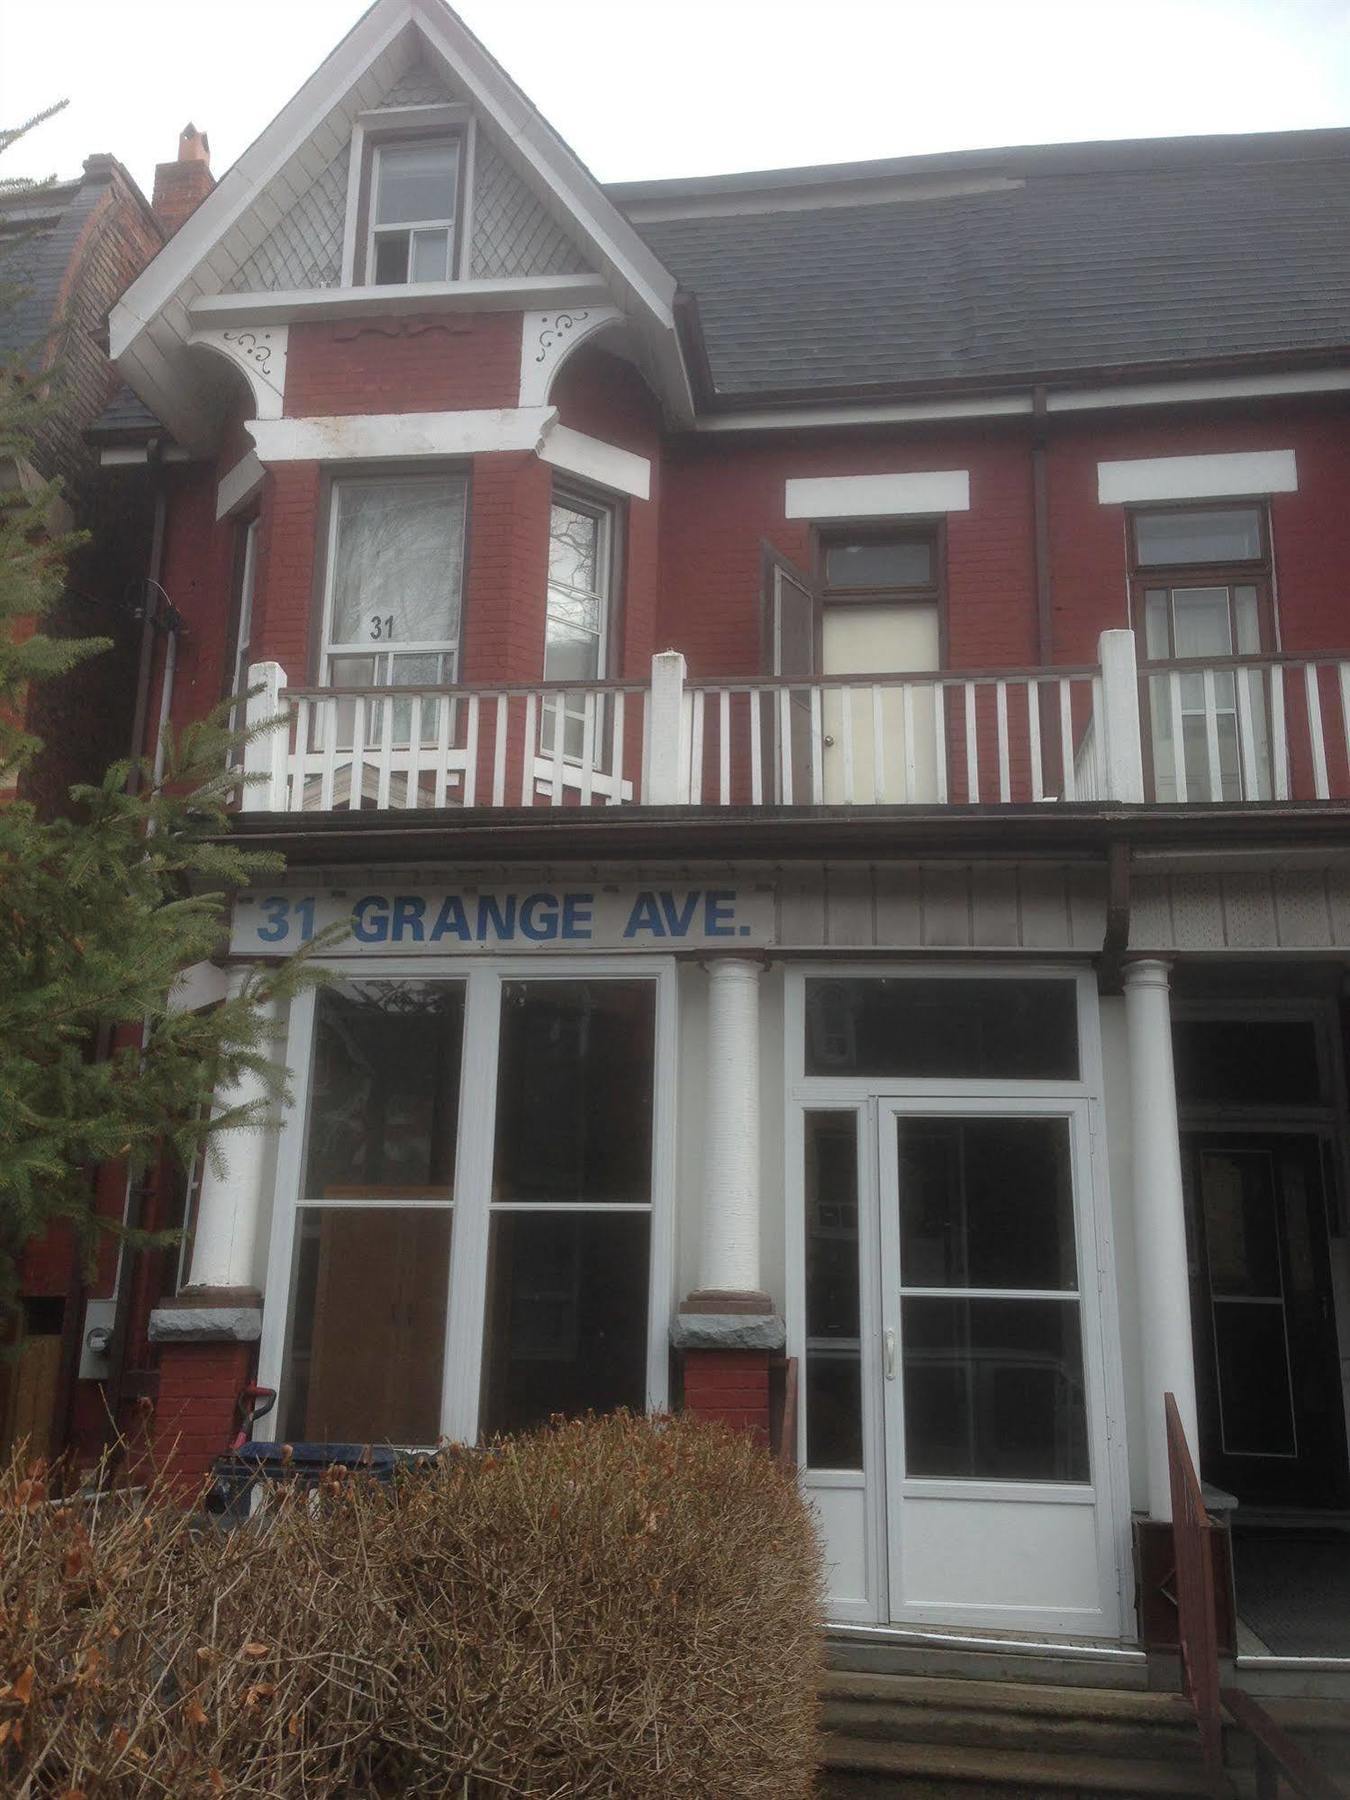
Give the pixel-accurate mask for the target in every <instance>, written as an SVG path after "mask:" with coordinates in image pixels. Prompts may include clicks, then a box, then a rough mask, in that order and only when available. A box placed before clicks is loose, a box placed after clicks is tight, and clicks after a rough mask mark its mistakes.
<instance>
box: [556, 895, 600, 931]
mask: <svg viewBox="0 0 1350 1800" xmlns="http://www.w3.org/2000/svg"><path fill="white" fill-rule="evenodd" d="M594 903H595V895H594V894H564V895H563V903H562V934H563V936H564V937H565V938H567V939H568V940H569V942H572V943H577V942H582V943H586V942H589V941H590V938H591V935H592V933H591V907H592V906H593V905H594Z"/></svg>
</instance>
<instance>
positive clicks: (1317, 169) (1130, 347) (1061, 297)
mask: <svg viewBox="0 0 1350 1800" xmlns="http://www.w3.org/2000/svg"><path fill="white" fill-rule="evenodd" d="M1076 148H1077V149H1078V150H1079V151H1080V152H1081V154H1080V155H1078V156H1077V157H1076V156H1075V154H1074V152H1075V149H1076ZM1169 152H1170V154H1169ZM976 160H977V159H976V158H974V157H972V158H969V159H966V158H931V159H919V158H916V159H912V160H910V161H908V162H906V163H905V164H893V165H878V166H877V168H878V170H879V171H883V172H886V171H897V172H901V173H899V174H895V175H891V176H890V177H889V185H888V187H887V189H886V195H887V197H886V198H885V199H884V200H880V201H879V202H878V203H877V204H859V205H846V206H839V205H834V206H815V207H811V206H809V205H808V206H806V207H799V209H797V210H782V211H764V212H741V213H730V214H726V215H723V216H713V217H697V218H683V219H681V218H672V219H664V220H651V221H649V222H646V223H639V227H638V228H639V229H640V230H641V232H642V233H643V235H644V236H645V237H646V238H647V240H648V242H649V243H650V244H651V245H652V247H653V249H654V250H655V251H656V252H657V254H658V255H659V256H660V257H661V258H662V260H663V261H664V262H665V263H666V265H667V266H668V267H669V268H670V269H671V271H672V272H673V273H674V274H675V275H676V277H677V278H678V279H679V281H680V283H681V285H682V286H683V287H685V288H687V289H688V290H689V291H690V292H692V294H693V295H694V296H695V297H696V299H697V303H698V314H699V318H700V320H701V324H702V330H703V336H704V344H705V349H706V354H707V358H708V362H709V365H710V369H711V374H712V380H713V386H714V390H715V392H716V394H717V396H719V397H720V398H723V399H726V400H735V399H739V400H753V399H755V398H757V397H764V396H769V395H788V394H793V393H803V394H808V393H816V394H819V393H821V392H823V391H827V390H844V391H848V390H868V389H871V390H886V391H893V390H904V389H910V388H913V389H922V388H931V387H941V386H944V385H950V384H959V383H968V384H971V385H974V386H981V387H987V386H991V385H998V384H1000V383H1003V384H1011V383H1014V382H1016V381H1019V380H1022V381H1025V380H1026V379H1028V378H1030V377H1034V376H1041V375H1049V376H1053V375H1056V374H1066V375H1072V374H1074V373H1084V372H1087V371H1091V370H1096V369H1105V370H1115V369H1120V370H1128V369H1130V368H1132V367H1133V368H1140V367H1153V366H1157V365H1164V364H1175V363H1186V364H1192V365H1198V364H1206V363H1217V362H1221V361H1227V360H1229V359H1232V358H1239V357H1283V358H1287V357H1289V356H1297V357H1302V358H1305V359H1308V360H1313V359H1315V358H1316V357H1317V356H1318V355H1319V354H1324V353H1331V352H1335V351H1339V350H1343V349H1344V348H1345V347H1346V346H1347V345H1350V133H1346V132H1339V131H1336V132H1320V133H1317V132H1314V133H1298V134H1285V135H1283V136H1277V135H1272V136H1271V137H1268V138H1265V137H1263V138H1245V139H1210V140H1191V141H1190V142H1187V141H1186V140H1182V141H1181V142H1180V143H1179V144H1178V145H1175V146H1167V145H1155V146H1148V145H1139V144H1135V145H1120V146H1112V145H1089V146H1081V147H1074V146H1068V147H1064V148H1060V149H1056V148H1054V147H1051V148H1049V149H1047V150H1044V151H1028V152H992V153H986V154H985V156H984V158H983V173H985V174H987V175H989V176H990V177H993V178H996V179H997V181H999V182H1009V183H1010V184H1009V185H1003V186H997V185H995V184H994V181H992V180H991V182H990V183H989V184H988V191H984V192H972V193H965V194H948V195H947V196H945V197H936V198H922V197H915V198H895V197H893V196H894V195H895V194H896V193H897V191H898V190H897V181H898V180H903V178H904V177H907V176H909V175H910V174H925V173H930V172H931V173H942V172H952V173H959V172H960V171H961V169H962V168H963V167H965V168H968V169H973V167H974V165H975V164H976ZM800 173H801V175H802V176H803V177H806V178H808V179H809V180H810V181H814V182H819V181H820V179H821V177H822V176H824V175H827V174H828V171H803V172H800ZM772 179H774V180H776V181H778V182H782V183H784V184H785V178H784V177H776V178H772ZM699 185H700V184H698V183H688V184H685V183H671V184H654V185H653V186H652V187H651V188H648V189H647V190H646V193H647V194H648V195H649V196H657V197H659V190H660V189H662V188H665V189H667V190H670V189H674V190H680V189H683V190H685V195H686V198H687V199H689V200H692V198H693V195H692V193H691V192H690V190H694V189H697V188H698V187H699ZM708 185H712V184H708ZM803 185H805V183H803ZM856 191H858V192H863V191H865V190H856ZM642 192H643V190H639V189H637V188H630V189H625V190H618V191H617V192H616V195H615V197H616V198H617V199H618V200H619V203H620V204H621V205H623V204H625V202H626V201H628V202H631V201H633V200H636V199H638V198H639V197H640V196H641V194H642ZM676 198H677V201H678V194H677V196H676Z"/></svg>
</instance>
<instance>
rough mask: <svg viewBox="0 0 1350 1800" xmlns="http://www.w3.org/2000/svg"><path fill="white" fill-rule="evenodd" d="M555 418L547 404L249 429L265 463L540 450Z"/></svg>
mask: <svg viewBox="0 0 1350 1800" xmlns="http://www.w3.org/2000/svg"><path fill="white" fill-rule="evenodd" d="M557 416H558V415H557V413H556V412H555V411H554V410H553V408H552V407H548V406H528V407H524V406H508V407H500V408H496V409H491V408H485V409H482V410H479V411H475V412H434V413H352V414H342V415H340V416H337V417H332V418H327V417H325V418H309V419H251V420H248V421H246V425H245V428H246V429H247V431H248V432H249V434H250V435H251V437H252V439H253V442H254V443H255V444H256V445H257V448H258V461H259V462H261V463H276V462H350V461H353V460H363V461H368V462H379V461H382V460H384V459H392V458H396V457H400V458H401V457H419V456H478V455H485V454H490V453H491V452H493V451H498V450H538V449H539V447H540V445H541V443H542V441H543V437H544V433H545V432H546V431H547V430H548V428H549V426H550V425H551V424H553V422H554V421H555V420H556V418H557Z"/></svg>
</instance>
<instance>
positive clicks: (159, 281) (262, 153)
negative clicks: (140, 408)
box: [109, 0, 413, 360]
mask: <svg viewBox="0 0 1350 1800" xmlns="http://www.w3.org/2000/svg"><path fill="white" fill-rule="evenodd" d="M412 16H413V0H376V4H375V5H374V6H372V7H371V9H370V11H369V12H368V13H367V14H366V15H365V16H364V18H362V19H360V20H358V21H357V23H356V24H355V25H354V26H353V27H352V29H351V31H349V32H348V34H347V36H346V37H345V38H344V39H343V41H342V42H341V43H340V44H339V45H338V47H337V49H336V50H334V51H333V52H332V54H331V55H330V56H328V57H326V58H325V59H324V61H323V62H322V63H320V65H319V67H318V68H317V69H316V70H315V72H314V74H313V75H311V76H310V78H309V80H308V81H306V82H305V83H304V85H303V86H302V87H301V88H300V89H299V91H298V92H297V93H296V94H295V96H294V97H293V98H292V99H291V100H289V101H288V102H287V103H286V105H285V106H283V107H282V109H281V111H280V112H279V113H278V114H277V116H276V118H275V119H273V120H272V123H271V124H270V125H268V126H266V127H265V128H264V129H263V130H262V131H261V132H260V133H259V135H258V136H257V137H256V138H255V139H254V140H253V142H252V143H251V144H250V145H249V147H248V149H247V150H245V151H244V153H243V155H242V156H241V157H240V158H239V160H238V161H237V162H236V163H235V164H234V166H233V167H232V168H231V169H229V170H227V172H226V173H225V175H224V176H223V177H222V178H221V180H220V181H219V182H217V184H216V186H215V187H214V188H213V189H212V190H211V192H210V193H209V194H208V195H207V196H206V198H205V200H203V201H202V203H201V205H200V206H199V207H198V208H197V210H196V211H195V212H194V213H193V214H192V215H191V217H190V218H189V219H188V220H187V221H186V222H185V223H184V224H183V225H182V226H181V227H180V228H179V229H178V231H177V232H175V234H174V236H173V237H172V238H171V239H170V240H169V242H168V243H167V244H166V245H165V246H164V248H163V249H162V250H161V251H160V253H159V255H158V256H156V257H154V258H153V259H152V260H151V262H149V263H148V264H147V265H146V267H145V268H144V269H143V270H142V271H141V273H140V274H139V275H138V276H137V277H136V280H135V281H133V282H132V284H131V286H130V287H129V288H128V289H127V291H126V293H125V294H124V295H123V296H122V299H121V302H120V303H119V305H118V306H117V308H116V309H115V311H114V315H113V324H112V325H111V327H110V332H109V336H110V342H111V347H112V355H113V358H114V360H115V359H116V358H117V357H119V356H120V355H121V353H122V351H123V350H125V349H126V347H127V345H128V343H129V342H130V340H131V336H132V335H134V332H129V331H128V327H129V326H130V324H131V322H132V321H136V322H138V324H139V325H140V326H144V325H146V324H148V323H149V322H150V320H151V319H152V318H153V317H154V315H155V314H156V313H157V312H158V311H159V309H160V308H161V307H162V306H164V305H165V304H166V302H167V301H168V300H170V299H171V298H172V296H173V295H174V294H176V293H177V291H178V289H179V288H180V287H181V286H182V284H183V282H184V281H185V280H186V279H187V278H188V276H190V275H192V274H193V273H194V272H195V271H196V270H197V269H198V268H199V266H200V264H201V263H202V262H203V261H204V260H205V259H206V257H207V256H209V254H210V252H211V250H212V249H213V248H214V247H215V245H216V244H217V243H218V242H219V241H220V239H221V238H222V237H223V236H224V235H225V233H226V232H227V231H228V230H229V229H230V227H231V226H232V225H233V224H234V223H235V221H236V220H237V219H238V218H239V216H240V214H241V213H243V212H245V211H246V210H247V208H248V207H249V206H250V205H251V204H252V203H253V200H254V197H255V196H256V195H257V194H258V193H259V192H260V191H261V190H262V189H264V188H265V187H267V185H268V183H269V182H270V181H271V180H272V178H273V176H275V175H276V174H277V173H278V172H279V171H280V170H281V169H283V168H284V167H285V166H286V164H287V163H289V162H290V160H291V158H292V157H293V156H294V155H295V154H296V152H297V151H298V150H300V149H301V148H302V147H303V145H304V143H305V141H306V140H307V139H308V138H309V137H310V136H311V135H312V134H313V132H314V130H315V128H316V126H317V125H319V124H320V123H321V122H322V121H323V120H324V119H326V118H327V117H328V115H329V113H331V112H332V111H333V110H334V108H335V107H338V106H340V105H341V104H342V101H343V100H344V98H345V97H346V95H347V94H348V93H349V92H350V91H351V89H352V87H353V86H354V85H355V83H356V82H357V81H359V80H360V78H361V75H362V72H363V71H364V70H365V69H366V68H367V67H368V66H369V64H371V63H372V62H374V61H375V59H376V58H377V57H378V56H379V55H380V54H381V53H382V52H383V51H384V50H386V49H387V48H388V47H389V45H390V44H391V43H392V42H393V40H394V39H395V38H396V37H397V36H398V34H399V32H400V31H402V30H404V29H405V27H406V26H407V25H408V24H409V23H410V22H411V20H412ZM202 285H203V287H207V288H210V287H214V286H216V285H217V284H216V283H215V282H214V281H213V280H212V281H205V282H203V283H202ZM119 315H121V317H120V318H119Z"/></svg>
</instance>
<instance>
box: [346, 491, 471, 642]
mask: <svg viewBox="0 0 1350 1800" xmlns="http://www.w3.org/2000/svg"><path fill="white" fill-rule="evenodd" d="M333 504H334V506H336V508H337V530H336V533H335V537H334V546H333V564H334V566H333V569H332V573H331V582H332V589H333V617H332V626H331V635H332V642H333V643H335V644H360V645H361V646H362V647H363V648H367V649H369V650H371V651H372V652H377V651H385V650H388V649H390V648H391V647H397V646H398V645H399V644H404V643H419V644H449V645H453V644H454V643H455V642H457V640H458V637H459V610H460V587H461V581H462V576H463V559H464V507H465V484H464V481H463V479H462V478H461V477H458V476H447V477H445V478H427V477H417V478H415V479H410V480H407V481H343V482H339V483H338V484H337V486H336V487H335V489H334V492H333Z"/></svg>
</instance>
